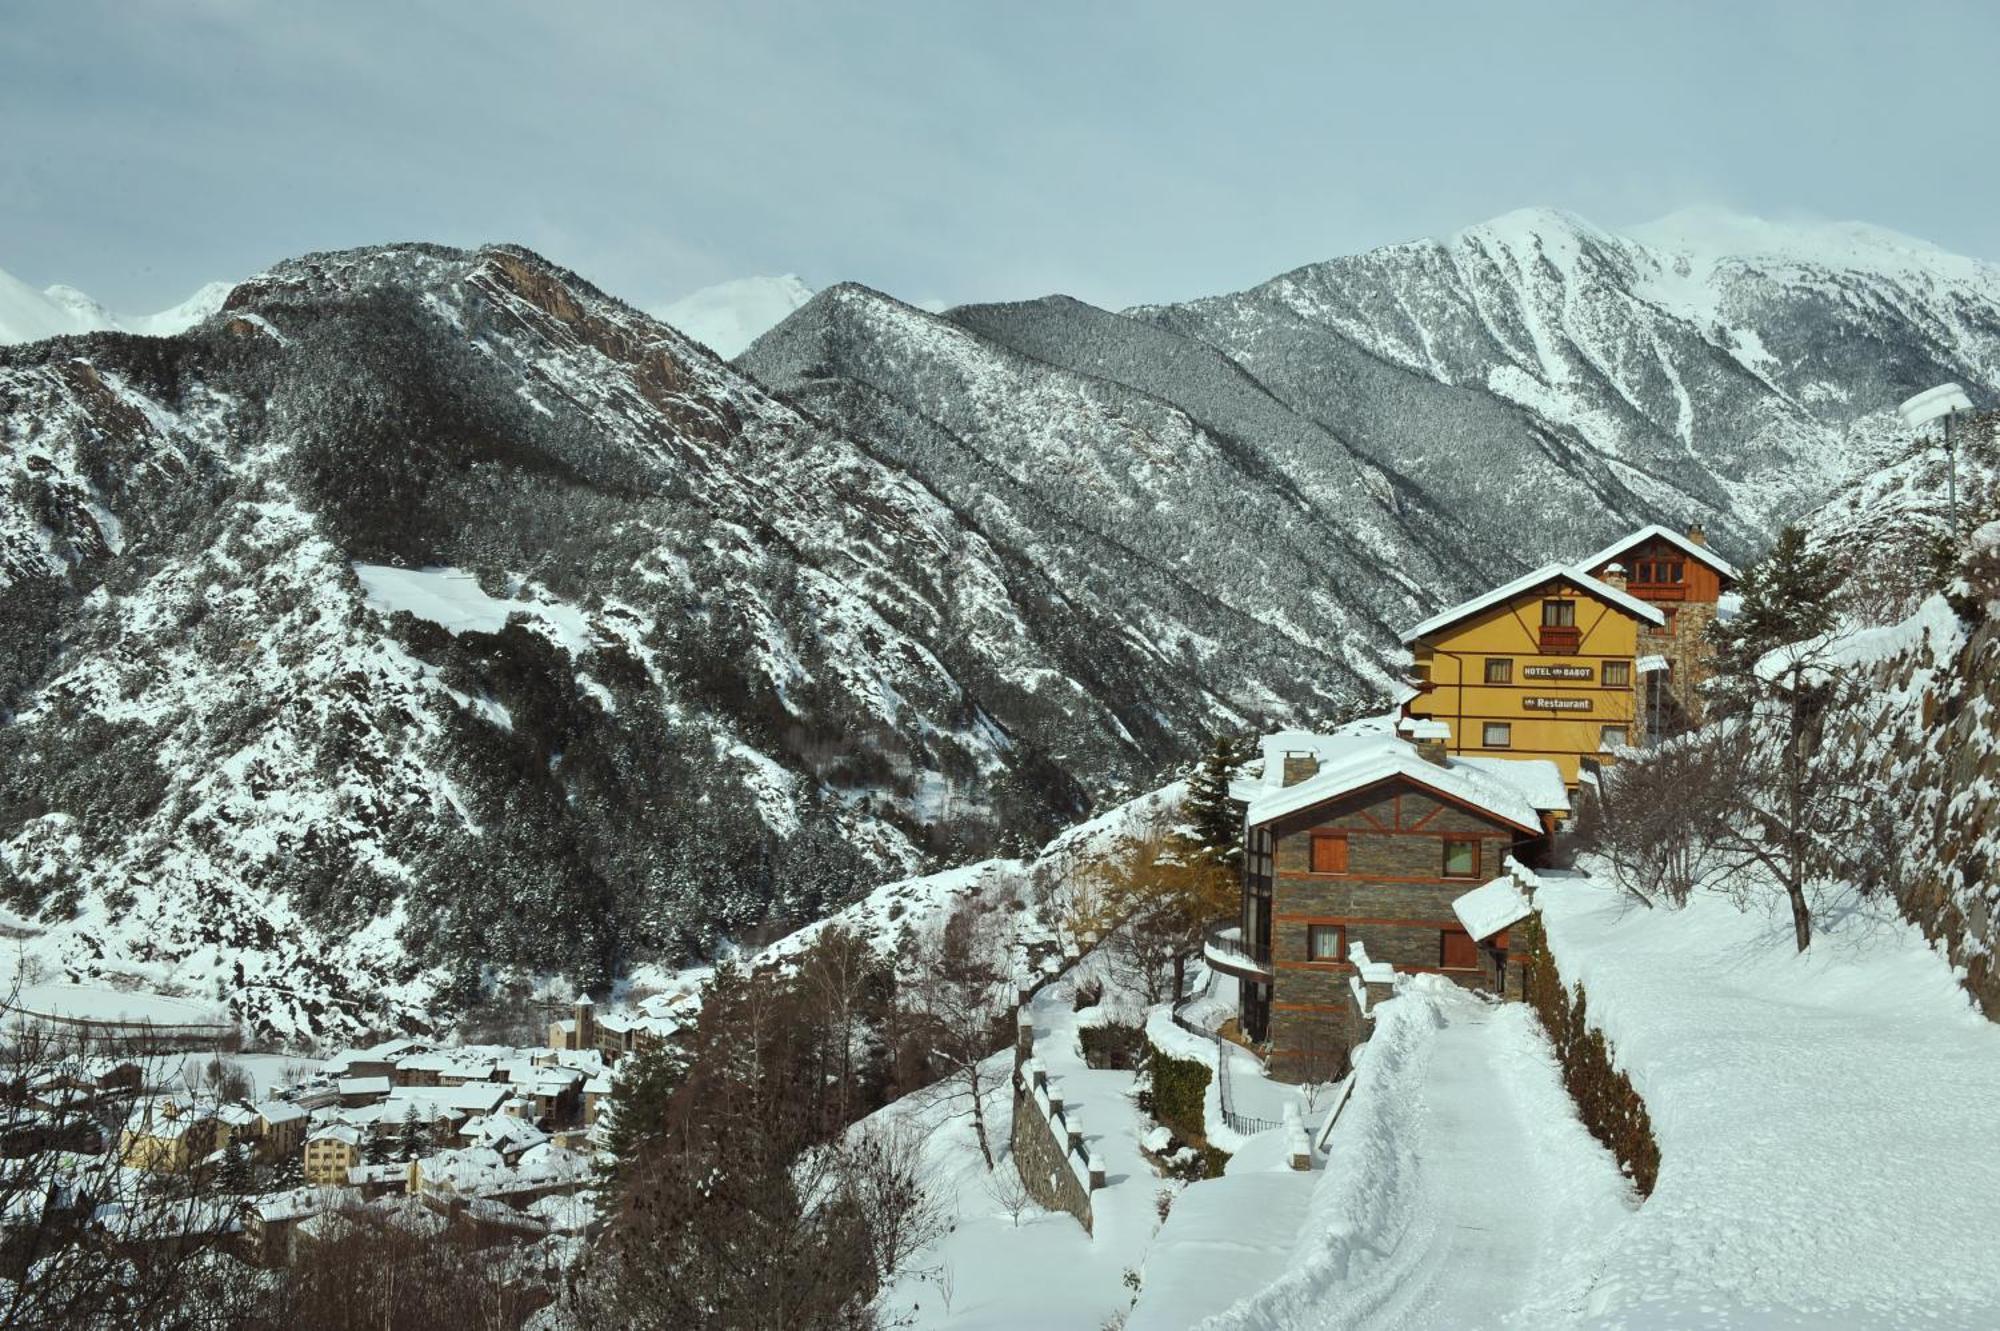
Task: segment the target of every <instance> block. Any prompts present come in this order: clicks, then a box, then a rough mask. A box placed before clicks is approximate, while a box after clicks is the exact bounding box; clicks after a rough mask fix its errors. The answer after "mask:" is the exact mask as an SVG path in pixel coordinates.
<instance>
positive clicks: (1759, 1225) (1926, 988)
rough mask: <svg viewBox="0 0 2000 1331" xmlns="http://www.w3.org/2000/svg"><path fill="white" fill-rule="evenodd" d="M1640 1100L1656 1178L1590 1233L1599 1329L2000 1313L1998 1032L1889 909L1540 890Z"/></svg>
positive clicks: (1903, 1322)
mask: <svg viewBox="0 0 2000 1331" xmlns="http://www.w3.org/2000/svg"><path fill="white" fill-rule="evenodd" d="M1539 904H1540V905H1541V907H1542V910H1543V918H1544V920H1545V921H1546V924H1547V929H1548V936H1549V942H1550V945H1551V947H1552V949H1553V951H1554V954H1555V956H1556V958H1557V960H1558V962H1559V963H1560V967H1561V970H1562V973H1563V976H1564V978H1565V979H1566V980H1568V981H1569V982H1571V983H1572V984H1576V983H1580V984H1582V985H1583V987H1584V990H1585V993H1586V995H1587V998H1588V1011H1589V1014H1590V1020H1591V1022H1592V1024H1593V1025H1596V1026H1598V1027H1600V1028H1601V1029H1602V1030H1603V1031H1604V1032H1605V1034H1606V1036H1607V1038H1608V1039H1609V1041H1610V1043H1611V1046H1612V1049H1613V1050H1614V1057H1615V1059H1616V1061H1617V1063H1618V1065H1619V1066H1620V1067H1621V1068H1622V1069H1624V1070H1625V1072H1626V1074H1627V1075H1628V1076H1630V1077H1631V1079H1632V1083H1633V1085H1634V1086H1635V1087H1637V1088H1638V1090H1639V1093H1640V1094H1641V1095H1642V1096H1643V1097H1644V1098H1645V1101H1646V1105H1647V1109H1648V1112H1649V1113H1650V1114H1651V1116H1652V1121H1653V1128H1654V1133H1655V1136H1656V1137H1657V1138H1658V1140H1659V1145H1660V1157H1661V1163H1660V1173H1659V1182H1658V1185H1657V1187H1656V1188H1655V1190H1654V1192H1653V1195H1652V1197H1651V1198H1649V1199H1648V1200H1647V1202H1646V1204H1645V1205H1644V1206H1643V1207H1641V1208H1640V1209H1639V1210H1638V1211H1637V1212H1636V1213H1635V1214H1634V1215H1633V1216H1632V1217H1631V1218H1630V1219H1629V1220H1627V1221H1626V1222H1625V1223H1623V1224H1621V1225H1617V1226H1614V1227H1612V1228H1611V1229H1610V1230H1608V1231H1607V1232H1605V1233H1602V1234H1600V1235H1598V1236H1596V1238H1595V1242H1596V1244H1597V1245H1598V1251H1597V1254H1596V1258H1595V1263H1596V1274H1595V1277H1594V1279H1593V1280H1592V1281H1591V1287H1590V1290H1589V1293H1588V1296H1587V1302H1586V1303H1585V1304H1584V1306H1583V1308H1582V1309H1581V1312H1582V1313H1583V1317H1582V1319H1581V1320H1583V1321H1585V1322H1586V1323H1588V1324H1591V1325H1604V1326H1620V1327H1634V1328H1652V1327H1677V1328H1679V1327H1707V1326H1730V1327H1744V1326H1800V1325H1804V1326H1911V1325H1921V1326H1926V1327H1992V1326H1995V1325H2000V1260H1996V1258H1995V1253H1996V1251H1997V1250H1996V1246H1995V1245H1996V1239H1995V1235H2000V1108H1996V1106H2000V1026H1995V1025H1994V1024H1993V1023H1991V1022H1988V1021H1986V1020H1984V1019H1982V1018H1981V1017H1980V1016H1979V1015H1978V1014H1977V1013H1976V1012H1975V1011H1974V1009H1973V1007H1972V1005H1971V1003H1970V1001H1969V1000H1968V999H1967V997H1966V995H1965V993H1964V992H1963V991H1962V990H1961V989H1960V988H1959V987H1958V984H1957V982H1956V979H1955V978H1954V976H1953V974H1952V971H1951V969H1950V967H1949V966H1947V965H1946V964H1945V963H1944V961H1943V960H1941V959H1940V958H1939V957H1938V956H1937V954H1936V953H1934V952H1933V951H1932V950H1931V949H1930V948H1929V947H1928V946H1927V945H1926V943H1925V942H1924V939H1923V938H1922V936H1921V935H1920V934H1919V933H1918V932H1917V931H1916V929H1914V928H1913V927H1912V926H1910V925H1909V924H1907V923H1906V922H1904V921H1903V920H1902V919H1900V918H1898V917H1897V915H1896V913H1895V911H1894V909H1893V908H1892V907H1891V906H1890V905H1888V904H1887V903H1871V902H1862V901H1856V900H1854V899H1852V898H1851V897H1840V896H1834V897H1831V898H1829V899H1828V900H1826V901H1824V902H1822V903H1821V908H1820V917H1819V920H1818V923H1817V932H1816V937H1815V940H1814V943H1813V946H1812V949H1811V951H1810V952H1808V953H1807V954H1805V955H1803V956H1801V955H1799V954H1798V953H1797V952H1796V950H1795V949H1794V947H1793V944H1792V941H1791V923H1790V919H1789V916H1788V914H1787V913H1785V911H1784V910H1783V907H1782V901H1781V899H1779V898H1777V897H1776V895H1775V894H1774V895H1773V896H1772V897H1771V898H1770V899H1768V900H1764V901H1759V902H1754V903H1752V904H1751V905H1750V907H1749V908H1748V909H1742V908H1739V907H1738V906H1737V905H1735V904H1734V903H1732V902H1731V901H1729V900H1727V899H1724V898H1721V897H1716V896H1704V897H1698V898H1697V899H1696V900H1694V901H1693V902H1692V903H1691V904H1689V905H1688V906H1687V907H1686V908H1685V909H1683V910H1678V911H1665V910H1655V911H1649V910H1645V909H1642V908H1639V907H1636V906H1634V905H1632V904H1630V903H1629V902H1628V901H1627V900H1625V899H1622V898H1620V897H1619V896H1618V895H1617V894H1616V893H1615V892H1614V891H1613V890H1612V889H1611V888H1610V887H1609V886H1608V885H1606V884H1604V883H1602V882H1598V881H1593V880H1588V879H1582V878H1571V879H1567V880H1564V879H1554V878H1551V879H1550V880H1549V881H1548V882H1547V885H1546V886H1545V888H1544V890H1543V891H1542V892H1541V893H1540V894H1539Z"/></svg>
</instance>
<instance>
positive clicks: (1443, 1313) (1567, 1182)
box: [1129, 976, 1631, 1331]
mask: <svg viewBox="0 0 2000 1331" xmlns="http://www.w3.org/2000/svg"><path fill="white" fill-rule="evenodd" d="M1375 1012H1376V1017H1375V1032H1374V1035H1373V1037H1372V1038H1371V1039H1370V1040H1369V1042H1368V1043H1367V1045H1366V1046H1364V1052H1363V1053H1362V1054H1361V1055H1359V1056H1358V1058H1357V1060H1356V1068H1355V1074H1354V1076H1355V1084H1354V1089H1353V1094H1352V1097H1351V1099H1350V1100H1349V1101H1348V1103H1347V1105H1346V1107H1345V1108H1344V1109H1343V1110H1342V1111H1341V1115H1340V1118H1339V1119H1338V1121H1337V1122H1336V1123H1335V1124H1334V1126H1333V1130H1332V1132H1331V1133H1330V1134H1329V1135H1328V1138H1327V1142H1326V1157H1325V1161H1324V1168H1323V1171H1322V1172H1319V1173H1317V1174H1315V1175H1313V1176H1312V1177H1313V1179H1314V1180H1315V1183H1314V1187H1313V1189H1312V1193H1311V1196H1310V1197H1309V1198H1308V1199H1306V1202H1305V1205H1304V1206H1303V1207H1302V1208H1297V1198H1296V1197H1295V1196H1278V1197H1274V1196H1273V1195H1272V1194H1273V1193H1276V1192H1278V1191H1279V1190H1278V1189H1276V1188H1273V1187H1271V1186H1269V1185H1266V1186H1265V1187H1262V1188H1252V1187H1242V1188H1238V1189H1236V1190H1235V1191H1233V1192H1232V1191H1231V1190H1230V1189H1228V1188H1214V1189H1212V1190H1211V1188H1210V1185H1207V1184H1198V1185H1196V1186H1195V1187H1194V1188H1191V1189H1190V1190H1189V1191H1188V1194H1187V1196H1186V1197H1185V1198H1183V1199H1182V1201H1181V1202H1180V1204H1179V1205H1178V1206H1176V1208H1175V1211H1174V1215H1173V1218H1172V1219H1171V1220H1170V1221H1169V1222H1168V1225H1167V1229H1166V1231H1165V1232H1164V1233H1163V1234H1162V1235H1161V1241H1160V1244H1159V1247H1158V1248H1157V1250H1156V1252H1155V1254H1154V1257H1153V1258H1152V1260H1151V1261H1149V1262H1148V1264H1147V1270H1146V1293H1145V1296H1144V1297H1142V1298H1141V1300H1140V1303H1139V1306H1138V1308H1136V1309H1135V1310H1134V1312H1133V1315H1132V1319H1131V1322H1130V1323H1129V1325H1130V1327H1131V1328H1132V1331H1140V1329H1141V1328H1152V1329H1153V1331H1164V1328H1168V1327H1181V1326H1189V1325H1194V1324H1197V1322H1199V1324H1200V1325H1203V1326H1207V1327H1215V1328H1223V1327H1228V1328H1246V1329H1248V1328H1258V1329H1260V1331H1279V1329H1283V1331H1291V1329H1292V1328H1301V1329H1303V1328H1308V1327H1310V1328H1334V1327H1466V1326H1481V1327H1485V1326H1510V1325H1511V1326H1534V1327H1540V1326H1547V1325H1550V1324H1552V1323H1558V1322H1560V1321H1561V1320H1563V1318H1562V1312H1563V1308H1562V1304H1563V1302H1564V1296H1565V1295H1566V1293H1567V1291H1569V1290H1570V1289H1572V1288H1573V1287H1574V1285H1575V1283H1576V1280H1577V1279H1578V1276H1579V1274H1580V1264H1581V1262H1582V1260H1583V1259H1584V1258H1585V1257H1587V1244H1588V1240H1589V1237H1590V1236H1591V1235H1594V1234H1598V1233H1601V1232H1602V1231H1603V1230H1604V1229H1605V1228H1606V1227H1607V1226H1615V1225H1617V1224H1619V1223H1621V1222H1622V1221H1623V1220H1624V1219H1625V1218H1626V1217H1627V1216H1628V1215H1629V1213H1630V1205H1631V1202H1630V1197H1629V1193H1630V1189H1629V1188H1628V1187H1627V1185H1626V1184H1625V1182H1624V1180H1623V1178H1622V1177H1621V1176H1620V1174H1619V1172H1618V1167H1617V1164H1616V1163H1615V1162H1614V1161H1613V1160H1612V1158H1611V1156H1610V1155H1609V1153H1607V1152H1606V1151H1605V1150H1604V1149H1603V1148H1602V1147H1601V1146H1599V1145H1598V1144H1597V1143H1596V1142H1595V1141H1593V1140H1592V1139H1591V1137H1590V1135H1589V1133H1588V1132H1586V1131H1585V1129H1584V1127H1583V1125H1582V1123H1581V1122H1579V1121H1578V1119H1577V1116H1576V1111H1575V1109H1574V1108H1573V1107H1572V1105H1571V1103H1570V1100H1569V1097H1568V1095H1567V1093H1566V1092H1565V1091H1564V1090H1563V1087H1562V1082H1561V1079H1560V1075H1559V1072H1558V1070H1557V1068H1556V1064H1555V1058H1554V1054H1553V1051H1552V1050H1551V1048H1550V1046H1549V1043H1548V1040H1547V1038H1546V1037H1545V1036H1544V1035H1543V1034H1542V1032H1541V1029H1540V1027H1539V1026H1538V1025H1537V1024H1536V1022H1535V1019H1534V1017H1533V1015H1532V1014H1531V1013H1530V1012H1529V1011H1528V1010H1527V1009H1526V1008H1523V1007H1519V1006H1501V1005H1498V1004H1496V1003H1493V1002H1491V1001H1490V1000H1488V999H1486V998H1484V997H1481V996H1478V995H1475V994H1472V993H1469V992H1467V991H1466V990H1463V989H1460V988H1458V987H1457V986H1455V985H1453V984H1451V983H1449V982H1448V981H1445V980H1442V979H1440V978H1438V977H1435V976H1416V977H1410V978H1407V979H1406V980H1405V981H1404V982H1403V985H1402V987H1401V989H1400V991H1399V992H1398V994H1397V996H1396V997H1395V998H1393V999H1390V1000H1389V1001H1387V1002H1384V1003H1382V1004H1381V1005H1379V1006H1378V1007H1377V1008H1376V1009H1375ZM1259 1140H1260V1141H1261V1140H1262V1139H1259ZM1231 1164H1232V1168H1231V1171H1230V1172H1231V1174H1232V1175H1233V1174H1234V1173H1235V1172H1236V1168H1235V1162H1233V1161H1232V1162H1231ZM1230 1181H1231V1180H1230V1179H1227V1178H1225V1179H1224V1180H1223V1183H1224V1184H1228V1183H1230ZM1274 1203H1275V1205H1276V1206H1277V1207H1278V1208H1282V1209H1285V1210H1286V1212H1287V1213H1288V1214H1294V1215H1296V1223H1294V1224H1293V1225H1291V1227H1290V1228H1289V1232H1285V1230H1284V1227H1283V1226H1280V1225H1278V1224H1277V1223H1276V1218H1277V1211H1275V1210H1272V1209H1268V1208H1270V1207H1272V1205H1273V1204H1274ZM1291 1208H1297V1210H1296V1211H1293V1210H1292V1209H1291ZM1232 1227H1234V1228H1236V1229H1238V1230H1240V1231H1241V1233H1242V1234H1243V1235H1244V1237H1245V1239H1246V1240H1248V1241H1249V1242H1250V1243H1252V1244H1254V1245H1255V1246H1256V1248H1257V1249H1258V1250H1257V1251H1254V1252H1252V1253H1251V1254H1250V1255H1249V1265H1250V1267H1251V1269H1253V1270H1256V1269H1270V1268H1273V1267H1275V1268H1276V1269H1274V1270H1271V1272H1270V1275H1271V1277H1272V1278H1270V1279H1269V1280H1268V1283H1266V1284H1264V1285H1263V1287H1262V1288H1256V1287H1255V1286H1253V1285H1248V1284H1247V1283H1246V1282H1245V1281H1244V1280H1243V1278H1242V1273H1241V1272H1240V1271H1239V1270H1238V1269H1237V1268H1238V1263H1239V1262H1240V1261H1241V1260H1242V1255H1241V1254H1239V1253H1237V1252H1235V1251H1232V1249H1231V1247H1230V1245H1228V1244H1227V1243H1224V1242H1218V1241H1216V1239H1215V1238H1214V1237H1212V1236H1221V1235H1226V1234H1227V1233H1228V1232H1229V1231H1230V1230H1231V1228H1232ZM1274 1241H1275V1242H1276V1243H1277V1244H1279V1245H1282V1246H1281V1247H1280V1248H1279V1252H1280V1253H1281V1254H1282V1260H1280V1261H1276V1262H1274V1261H1273V1254H1272V1251H1271V1250H1270V1247H1269V1245H1270V1244H1271V1243H1273V1242H1274ZM1225 1295H1227V1296H1236V1295H1247V1297H1242V1298H1237V1299H1235V1300H1234V1301H1233V1306H1231V1302H1232V1300H1231V1299H1230V1298H1226V1297H1224V1296H1225ZM1205 1313H1215V1316H1213V1317H1212V1318H1209V1319H1208V1320H1205V1321H1204V1320H1201V1315H1202V1314H1205Z"/></svg>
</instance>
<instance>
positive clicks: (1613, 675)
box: [1604, 661, 1632, 689]
mask: <svg viewBox="0 0 2000 1331" xmlns="http://www.w3.org/2000/svg"><path fill="white" fill-rule="evenodd" d="M1604 687H1606V688H1608V689H1626V688H1630V687H1632V663H1631V662H1630V661H1606V662H1605V663H1604Z"/></svg>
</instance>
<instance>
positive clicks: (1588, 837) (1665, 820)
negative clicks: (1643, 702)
mask: <svg viewBox="0 0 2000 1331" xmlns="http://www.w3.org/2000/svg"><path fill="white" fill-rule="evenodd" d="M1727 750H1728V746H1726V745H1723V744H1720V743H1716V742H1714V737H1713V736H1711V735H1704V734H1684V735H1680V736H1676V737H1675V738H1674V739H1671V740H1668V741H1666V742H1665V743H1663V744H1660V745H1658V746H1657V747H1654V748H1651V749H1647V750H1643V751H1640V752H1636V753H1634V754H1632V755H1631V756H1629V757H1627V758H1625V759H1623V760H1621V761H1620V762H1619V763H1617V764H1616V765H1615V766H1612V767H1608V768H1606V769H1604V770H1603V771H1601V772H1599V773H1598V774H1597V776H1596V784H1595V786H1594V787H1591V788H1589V794H1588V795H1587V797H1586V798H1585V800H1584V801H1583V802H1582V810H1581V817H1580V818H1579V820H1578V821H1579V824H1580V826H1579V827H1578V830H1577V835H1576V840H1575V848H1576V849H1577V850H1579V851H1584V852H1588V853H1593V854H1597V855H1601V856H1603V857H1604V858H1605V859H1606V860H1607V861H1608V862H1609V863H1610V864H1611V866H1612V868H1613V869H1615V870H1616V871H1617V879H1618V883H1619V886H1620V887H1622V888H1623V889H1624V890H1625V891H1626V892H1628V893H1630V894H1631V895H1632V896H1633V897H1635V898H1637V899H1638V900H1639V901H1641V902H1643V903H1644V904H1646V905H1648V906H1653V905H1659V904H1667V905H1674V906H1678V905H1681V904H1682V903H1684V902H1685V901H1686V900H1687V899H1688V897H1689V896H1690V895H1692V894H1693V893H1694V892H1696V891H1698V890H1700V889H1701V888H1704V887H1711V886H1716V885H1719V884H1721V883H1723V882H1725V881H1726V880H1727V879H1728V877H1729V875H1730V872H1731V867H1732V865H1731V857H1730V856H1729V855H1728V854H1727V853H1726V851H1725V850H1724V842H1725V840H1726V839H1727V834H1728V828H1727V827H1726V826H1725V824H1726V823H1727V822H1728V821H1729V819H1731V818H1733V817H1736V816H1737V814H1738V812H1739V810H1740V805H1739V803H1738V799H1739V792H1738V785H1739V776H1740V773H1739V772H1738V771H1737V770H1736V769H1735V768H1734V767H1733V766H1731V763H1730V758H1731V755H1730V754H1729V753H1728V751H1727Z"/></svg>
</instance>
